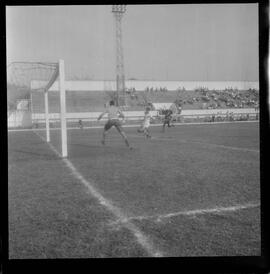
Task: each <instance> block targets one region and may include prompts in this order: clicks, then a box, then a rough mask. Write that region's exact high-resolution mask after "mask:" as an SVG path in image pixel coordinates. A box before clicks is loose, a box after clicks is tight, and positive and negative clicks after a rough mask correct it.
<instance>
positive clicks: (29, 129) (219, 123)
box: [8, 120, 259, 132]
mask: <svg viewBox="0 0 270 274" xmlns="http://www.w3.org/2000/svg"><path fill="white" fill-rule="evenodd" d="M240 123H259V121H257V120H254V121H232V122H230V121H225V122H201V123H200V122H196V123H195V122H194V123H173V125H176V126H189V125H222V124H240ZM162 125H163V124H151V125H150V127H160V126H162ZM140 126H141V124H134V125H125V124H124V125H123V127H124V128H133V127H140ZM101 128H104V125H102V126H89V127H83V129H80V128H79V127H78V126H77V127H75V126H74V127H67V129H68V130H73V129H77V130H84V129H101ZM60 129H61V128H60V127H53V128H50V130H60ZM45 130H46V129H45V128H35V129H32V128H28V129H8V132H20V131H45Z"/></svg>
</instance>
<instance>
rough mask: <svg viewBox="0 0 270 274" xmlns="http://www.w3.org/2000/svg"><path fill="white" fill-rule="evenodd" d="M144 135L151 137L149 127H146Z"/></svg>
mask: <svg viewBox="0 0 270 274" xmlns="http://www.w3.org/2000/svg"><path fill="white" fill-rule="evenodd" d="M144 135H145V136H146V138H151V135H150V131H149V128H148V127H145V128H144Z"/></svg>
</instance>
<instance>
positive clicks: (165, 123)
mask: <svg viewBox="0 0 270 274" xmlns="http://www.w3.org/2000/svg"><path fill="white" fill-rule="evenodd" d="M167 124H168V121H167V120H165V121H164V122H163V125H162V132H165V126H166V125H167Z"/></svg>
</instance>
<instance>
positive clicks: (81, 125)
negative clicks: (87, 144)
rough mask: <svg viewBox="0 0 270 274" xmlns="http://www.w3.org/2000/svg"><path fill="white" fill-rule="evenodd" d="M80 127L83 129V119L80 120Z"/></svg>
mask: <svg viewBox="0 0 270 274" xmlns="http://www.w3.org/2000/svg"><path fill="white" fill-rule="evenodd" d="M79 128H80V129H83V123H82V120H79Z"/></svg>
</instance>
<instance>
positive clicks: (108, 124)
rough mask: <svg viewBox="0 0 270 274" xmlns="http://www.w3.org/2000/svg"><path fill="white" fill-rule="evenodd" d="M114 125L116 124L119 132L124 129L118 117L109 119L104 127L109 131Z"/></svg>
mask: <svg viewBox="0 0 270 274" xmlns="http://www.w3.org/2000/svg"><path fill="white" fill-rule="evenodd" d="M113 126H115V127H116V129H117V130H118V131H119V132H122V131H123V129H122V125H121V122H120V121H119V120H117V119H112V120H108V122H107V123H106V124H105V126H104V129H105V130H106V131H107V130H109V129H110V128H111V127H113Z"/></svg>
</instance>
